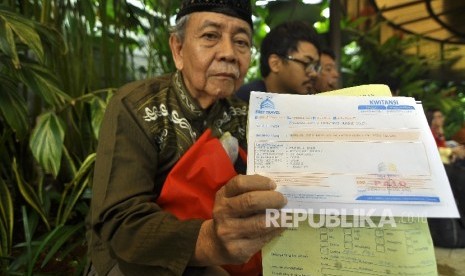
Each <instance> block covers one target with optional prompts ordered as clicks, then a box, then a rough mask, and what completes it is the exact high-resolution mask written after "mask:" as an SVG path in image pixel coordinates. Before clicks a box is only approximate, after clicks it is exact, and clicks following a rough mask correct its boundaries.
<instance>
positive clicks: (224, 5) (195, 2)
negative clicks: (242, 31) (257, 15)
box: [176, 0, 253, 29]
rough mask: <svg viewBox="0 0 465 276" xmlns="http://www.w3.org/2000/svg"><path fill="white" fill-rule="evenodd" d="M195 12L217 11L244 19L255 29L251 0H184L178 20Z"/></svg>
mask: <svg viewBox="0 0 465 276" xmlns="http://www.w3.org/2000/svg"><path fill="white" fill-rule="evenodd" d="M193 12H217V13H222V14H226V15H229V16H232V17H236V18H239V19H242V20H244V21H245V22H247V23H248V24H249V25H250V28H252V29H253V24H252V7H251V4H250V0H183V1H182V4H181V8H180V9H179V12H178V15H177V16H176V20H178V19H179V18H181V17H183V16H184V15H187V14H190V13H193Z"/></svg>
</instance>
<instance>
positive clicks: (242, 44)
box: [236, 39, 250, 48]
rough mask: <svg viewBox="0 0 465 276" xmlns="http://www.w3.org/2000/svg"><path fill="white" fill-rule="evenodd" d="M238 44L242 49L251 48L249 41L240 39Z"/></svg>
mask: <svg viewBox="0 0 465 276" xmlns="http://www.w3.org/2000/svg"><path fill="white" fill-rule="evenodd" d="M236 44H237V45H239V46H240V47H245V48H250V43H249V41H247V40H242V39H238V40H236Z"/></svg>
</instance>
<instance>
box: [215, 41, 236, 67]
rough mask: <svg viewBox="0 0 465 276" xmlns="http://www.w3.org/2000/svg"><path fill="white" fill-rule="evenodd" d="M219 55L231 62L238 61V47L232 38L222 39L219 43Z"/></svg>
mask: <svg viewBox="0 0 465 276" xmlns="http://www.w3.org/2000/svg"><path fill="white" fill-rule="evenodd" d="M218 56H219V58H220V60H224V61H229V62H232V61H236V58H237V57H236V49H235V48H234V42H233V41H232V40H231V39H229V38H223V39H222V40H221V43H219V45H218Z"/></svg>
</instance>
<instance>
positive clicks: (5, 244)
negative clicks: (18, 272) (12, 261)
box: [0, 178, 14, 256]
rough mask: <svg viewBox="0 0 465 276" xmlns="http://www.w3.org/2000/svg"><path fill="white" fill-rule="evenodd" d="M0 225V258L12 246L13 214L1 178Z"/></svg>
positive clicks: (8, 193) (7, 192)
mask: <svg viewBox="0 0 465 276" xmlns="http://www.w3.org/2000/svg"><path fill="white" fill-rule="evenodd" d="M0 224H1V232H2V233H1V234H2V239H1V245H2V248H1V251H0V253H3V254H1V255H0V256H6V255H7V254H8V253H9V252H10V251H11V245H12V244H13V226H14V213H13V200H12V198H11V194H10V190H9V189H8V186H7V185H6V183H5V181H3V179H2V178H0Z"/></svg>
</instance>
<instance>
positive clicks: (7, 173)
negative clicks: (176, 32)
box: [0, 0, 179, 275]
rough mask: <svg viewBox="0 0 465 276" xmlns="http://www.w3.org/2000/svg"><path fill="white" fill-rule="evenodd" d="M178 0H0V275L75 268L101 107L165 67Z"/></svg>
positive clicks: (81, 253) (80, 259) (81, 251)
mask: <svg viewBox="0 0 465 276" xmlns="http://www.w3.org/2000/svg"><path fill="white" fill-rule="evenodd" d="M147 2H149V1H147ZM178 2H179V1H151V2H150V3H151V4H150V3H145V4H146V5H138V6H136V5H133V4H130V3H129V2H126V1H106V0H102V1H93V0H80V1H58V0H44V1H2V2H1V5H0V30H1V31H0V140H1V142H0V148H1V150H0V152H1V154H0V162H1V169H0V197H1V198H0V233H1V240H0V274H1V275H32V274H34V275H38V274H46V273H49V274H53V275H57V274H60V275H71V274H80V273H81V272H82V269H83V266H84V264H85V248H86V245H85V238H84V237H85V236H84V233H85V223H84V221H85V216H86V215H87V213H88V209H89V193H90V192H89V186H90V183H91V175H92V168H93V161H94V159H95V153H94V152H95V146H96V144H97V135H98V130H99V125H100V121H101V119H102V116H103V111H104V108H105V105H106V103H107V101H108V99H109V98H110V97H111V95H112V93H113V91H114V89H115V88H116V87H118V86H120V85H121V84H123V83H125V82H127V81H129V80H133V79H135V78H140V77H146V76H150V75H154V74H159V73H162V72H166V71H169V70H172V62H171V59H170V54H169V48H168V45H167V43H164V41H167V37H168V32H167V28H166V27H167V26H168V25H169V20H170V17H169V15H171V14H173V13H174V11H175V7H177V6H178V4H179V3H178ZM137 55H140V56H144V61H145V62H143V63H142V64H143V66H138V65H137Z"/></svg>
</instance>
